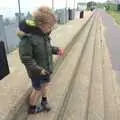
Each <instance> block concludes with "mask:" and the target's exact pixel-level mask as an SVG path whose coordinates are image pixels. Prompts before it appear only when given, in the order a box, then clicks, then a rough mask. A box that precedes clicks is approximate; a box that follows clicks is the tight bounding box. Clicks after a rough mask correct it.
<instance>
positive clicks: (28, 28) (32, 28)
mask: <svg viewBox="0 0 120 120" xmlns="http://www.w3.org/2000/svg"><path fill="white" fill-rule="evenodd" d="M32 34H33V35H39V36H46V35H48V36H49V34H50V33H43V32H42V30H41V29H40V28H38V27H37V25H36V23H35V21H33V20H23V21H21V22H20V24H19V31H18V32H17V36H18V37H20V38H22V37H24V36H30V35H32Z"/></svg>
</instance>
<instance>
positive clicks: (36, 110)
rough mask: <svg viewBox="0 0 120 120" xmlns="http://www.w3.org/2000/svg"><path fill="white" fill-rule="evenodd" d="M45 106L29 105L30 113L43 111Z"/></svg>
mask: <svg viewBox="0 0 120 120" xmlns="http://www.w3.org/2000/svg"><path fill="white" fill-rule="evenodd" d="M43 111H44V108H43V107H42V106H29V108H28V114H35V113H40V112H43Z"/></svg>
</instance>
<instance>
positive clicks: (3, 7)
mask: <svg viewBox="0 0 120 120" xmlns="http://www.w3.org/2000/svg"><path fill="white" fill-rule="evenodd" d="M20 1H21V9H22V11H24V12H27V11H28V10H30V11H33V10H34V9H36V8H37V7H39V6H41V5H48V6H50V7H51V6H52V0H20ZM67 1H68V7H73V3H74V0H67ZM79 1H80V2H88V1H90V0H76V3H77V2H79ZM93 1H95V2H105V1H106V0H93ZM65 3H66V0H54V6H55V8H64V7H65ZM17 7H18V4H17V0H0V14H4V15H5V16H6V15H8V16H9V15H11V14H12V13H15V12H17Z"/></svg>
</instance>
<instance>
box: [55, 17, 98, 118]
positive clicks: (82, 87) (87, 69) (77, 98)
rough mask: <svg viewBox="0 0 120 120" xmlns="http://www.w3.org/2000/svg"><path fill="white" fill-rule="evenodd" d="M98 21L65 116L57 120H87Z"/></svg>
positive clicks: (82, 60)
mask: <svg viewBox="0 0 120 120" xmlns="http://www.w3.org/2000/svg"><path fill="white" fill-rule="evenodd" d="M97 19H98V18H96V20H95V22H94V25H93V28H92V30H91V31H90V36H89V38H88V43H87V45H86V49H85V50H84V53H83V57H82V59H81V61H80V64H79V69H78V73H77V75H76V77H75V78H74V86H73V90H72V91H71V95H70V99H69V100H68V101H67V107H66V109H65V112H64V113H63V115H61V116H59V118H58V119H56V120H86V119H87V112H88V105H89V103H88V100H89V92H90V88H91V75H92V74H91V70H92V64H93V58H94V51H95V41H96V37H95V36H96V34H97V32H96V29H97V27H98V26H97Z"/></svg>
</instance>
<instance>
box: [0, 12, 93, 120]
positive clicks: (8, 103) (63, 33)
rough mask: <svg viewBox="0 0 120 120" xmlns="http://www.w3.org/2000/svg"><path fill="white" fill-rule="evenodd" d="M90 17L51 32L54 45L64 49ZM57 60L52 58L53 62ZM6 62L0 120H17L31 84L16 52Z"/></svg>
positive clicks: (89, 14) (0, 96)
mask: <svg viewBox="0 0 120 120" xmlns="http://www.w3.org/2000/svg"><path fill="white" fill-rule="evenodd" d="M91 15H92V13H91V12H89V13H88V12H86V13H85V18H84V19H81V20H77V19H76V20H74V21H70V22H69V23H67V24H65V25H63V26H60V27H58V28H57V29H56V30H55V31H53V33H52V38H53V39H54V42H55V45H57V46H60V47H62V48H66V47H67V46H68V45H69V43H70V42H71V41H72V40H73V39H74V38H75V36H76V35H77V34H78V33H79V32H80V30H82V28H83V26H84V25H85V24H86V22H87V21H88V20H89V18H90V16H91ZM57 59H58V58H57V57H54V62H56V60H57ZM8 60H9V66H10V71H11V74H10V75H8V76H7V77H6V78H4V79H3V80H2V81H0V98H1V99H0V106H1V107H0V120H18V119H15V116H16V114H17V112H18V111H19V109H20V108H21V106H22V105H23V104H24V103H25V101H26V100H27V98H28V95H29V94H30V92H31V83H30V80H29V78H28V77H27V74H26V72H25V68H24V66H23V65H22V64H21V62H20V60H19V55H18V50H16V51H14V52H13V53H11V54H9V55H8Z"/></svg>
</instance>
